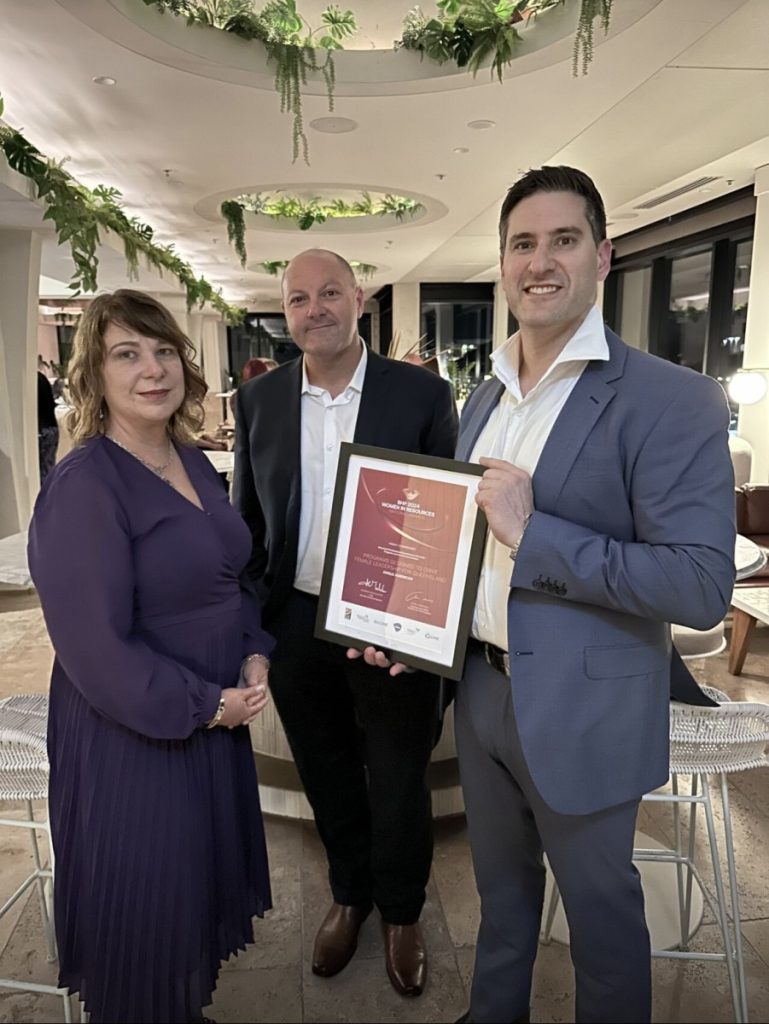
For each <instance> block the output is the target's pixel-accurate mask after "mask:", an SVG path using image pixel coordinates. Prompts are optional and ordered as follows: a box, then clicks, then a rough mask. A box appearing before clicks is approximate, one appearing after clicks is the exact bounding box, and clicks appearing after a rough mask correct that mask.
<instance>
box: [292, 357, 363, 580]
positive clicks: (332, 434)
mask: <svg viewBox="0 0 769 1024" xmlns="http://www.w3.org/2000/svg"><path fill="white" fill-rule="evenodd" d="M360 344H361V349H362V351H361V356H360V362H359V363H358V366H357V369H356V370H355V373H354V374H353V375H352V379H351V380H350V383H349V384H348V385H347V387H346V388H345V389H344V391H343V392H342V393H341V394H340V395H337V396H336V398H332V397H331V395H330V394H329V393H328V391H326V389H325V388H319V387H316V386H315V385H314V384H310V382H309V381H308V380H307V368H306V366H305V364H304V361H302V397H301V405H300V419H301V441H300V443H301V472H302V507H301V512H300V514H299V546H298V550H297V559H296V575H295V576H294V586H295V587H296V588H297V589H298V590H304V591H305V592H306V593H308V594H319V593H320V581H321V577H322V575H323V556H324V554H325V552H326V540H327V539H328V524H329V520H330V518H331V502H332V499H333V497H334V482H335V481H336V467H337V463H338V461H339V445H340V444H341V443H342V441H352V439H353V437H354V435H355V424H356V422H357V420H358V409H359V408H360V396H361V392H362V391H363V378H364V376H365V374H366V362H367V361H368V355H367V352H366V346H365V345H364V344H363V342H362V341H361V343H360Z"/></svg>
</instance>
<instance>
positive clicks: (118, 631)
mask: <svg viewBox="0 0 769 1024" xmlns="http://www.w3.org/2000/svg"><path fill="white" fill-rule="evenodd" d="M29 565H30V572H31V574H32V578H33V580H34V582H35V586H36V587H37V590H38V593H39V595H40V603H41V605H42V608H43V614H44V615H45V621H46V625H47V627H48V632H49V634H50V637H51V640H52V642H53V646H54V650H55V651H56V657H57V660H58V662H59V664H60V665H61V667H62V669H63V670H64V672H65V673H66V674H67V676H68V678H69V679H70V680H71V682H72V683H73V685H74V686H75V687H77V689H78V690H79V691H80V692H81V693H82V695H83V697H84V698H85V699H86V700H87V701H88V703H89V704H90V705H91V706H92V707H93V708H94V709H95V710H96V711H98V712H99V713H100V714H102V715H104V716H105V717H106V718H109V719H112V720H113V721H115V722H119V723H120V724H121V725H124V726H126V727H127V728H129V729H133V730H134V731H135V732H138V733H141V734H143V735H145V736H149V737H151V738H153V739H167V740H171V739H185V738H186V737H188V736H190V735H191V734H192V732H193V731H194V730H195V729H196V728H199V727H201V726H203V725H204V724H205V723H206V722H207V721H208V720H209V719H210V718H212V717H213V715H214V714H215V712H216V708H217V704H218V702H219V698H220V696H221V687H219V686H217V685H215V684H214V683H211V682H208V681H207V680H205V679H202V678H201V677H200V676H198V675H196V674H195V673H194V672H192V671H190V670H189V669H187V668H184V667H183V666H182V665H180V664H178V663H177V662H176V661H174V660H172V659H171V658H168V657H165V656H163V655H161V654H158V653H157V652H155V651H153V650H152V649H151V648H150V647H149V646H148V645H147V644H146V642H144V641H143V640H142V639H141V638H140V637H138V636H137V635H136V634H135V633H134V628H133V602H134V589H135V579H134V567H133V552H132V542H131V536H130V533H129V527H128V521H127V518H126V516H125V512H124V510H123V508H122V506H121V504H120V502H119V500H118V498H117V496H116V495H115V494H114V493H113V491H112V490H111V488H110V487H109V486H108V485H107V484H106V483H105V482H104V481H102V480H101V479H100V478H99V477H98V476H97V475H96V473H95V472H94V471H93V470H92V468H91V467H89V466H88V465H87V464H83V463H82V462H80V463H76V464H74V465H71V466H65V467H62V468H61V471H60V472H59V473H58V474H57V475H56V477H55V478H54V479H53V480H51V481H50V485H49V486H47V487H46V488H45V489H44V490H43V492H42V493H41V495H40V498H39V499H38V502H37V506H36V508H35V514H34V516H33V519H32V522H31V524H30V529H29Z"/></svg>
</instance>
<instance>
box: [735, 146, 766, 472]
mask: <svg viewBox="0 0 769 1024" xmlns="http://www.w3.org/2000/svg"><path fill="white" fill-rule="evenodd" d="M754 192H755V195H756V223H755V233H754V236H753V257H752V262H751V268H750V285H751V287H750V297H749V301H748V319H747V323H746V325H745V354H744V357H743V361H742V365H743V369H745V370H750V369H752V368H753V367H761V368H762V369H763V370H764V371H766V372H765V376H767V377H768V378H769V370H767V368H768V367H769V291H767V289H766V288H765V287H764V285H763V283H764V282H765V281H766V280H767V279H769V164H765V165H764V166H763V167H759V168H757V169H756V179H755V185H754ZM738 433H739V435H740V437H742V438H744V439H745V440H746V441H748V442H749V443H750V444H751V445H752V447H753V464H752V467H751V482H753V483H762V484H765V483H767V481H769V394H767V395H766V396H765V397H764V398H762V399H761V401H760V402H756V403H755V405H743V406H741V407H740V414H739V426H738Z"/></svg>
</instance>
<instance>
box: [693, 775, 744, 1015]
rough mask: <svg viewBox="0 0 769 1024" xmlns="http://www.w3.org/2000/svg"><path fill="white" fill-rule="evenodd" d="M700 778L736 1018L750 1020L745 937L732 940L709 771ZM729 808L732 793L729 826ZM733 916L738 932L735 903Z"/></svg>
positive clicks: (733, 889)
mask: <svg viewBox="0 0 769 1024" xmlns="http://www.w3.org/2000/svg"><path fill="white" fill-rule="evenodd" d="M722 777H723V776H722ZM700 779H701V781H702V795H703V797H704V800H703V805H704V808H705V821H706V824H707V832H708V843H709V845H710V859H711V861H712V863H713V879H714V881H715V886H716V909H717V911H718V923H719V925H720V928H721V936H722V938H723V943H724V953H725V954H726V969H727V971H728V973H729V985H730V988H731V992H732V1003H733V1004H734V1019H735V1020H736V1021H737V1022H738V1024H747V1019H748V1018H747V1014H746V1013H745V1014H743V1005H742V988H743V987H744V981H743V983H742V986H740V985H739V984H738V982H737V970H736V968H735V959H736V945H737V943H738V941H739V942H740V951H741V950H742V944H741V941H740V940H737V938H736V937H735V939H734V940H732V936H731V932H730V929H729V913H728V910H727V906H726V896H725V893H724V880H723V876H722V874H721V861H720V860H719V857H718V844H717V842H716V826H715V821H714V819H713V805H712V802H711V799H710V786H709V785H708V780H707V777H706V776H705V775H701V776H700ZM728 811H729V804H728V797H727V804H726V807H724V827H725V828H726V822H727V820H728V818H727V815H728ZM727 845H729V843H728V840H727ZM733 856H734V855H733V854H732V858H731V860H732V863H729V864H728V870H729V887H730V890H731V893H732V896H733V898H734V896H735V895H736V882H735V880H734V870H733V868H734V864H733ZM727 861H729V855H728V854H727ZM732 916H733V918H734V926H735V934H736V932H737V930H738V928H737V925H738V921H739V911H738V910H737V909H736V907H735V906H734V905H733V907H732ZM739 969H740V973H742V957H741V956H740V963H739Z"/></svg>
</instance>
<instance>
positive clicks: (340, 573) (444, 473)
mask: <svg viewBox="0 0 769 1024" xmlns="http://www.w3.org/2000/svg"><path fill="white" fill-rule="evenodd" d="M372 468H373V469H374V470H375V471H377V470H379V471H381V472H383V473H395V474H399V473H401V474H402V473H405V472H408V474H409V476H410V477H417V478H418V477H419V475H420V473H421V472H422V471H424V479H425V481H426V482H428V481H429V482H430V483H435V482H438V483H439V484H440V483H442V482H445V483H452V484H457V483H459V484H461V485H462V486H464V487H465V495H464V496H463V497H462V501H463V506H462V514H461V517H459V516H455V517H454V518H453V527H454V529H456V530H458V531H459V534H460V539H459V541H458V542H457V549H456V551H455V556H456V560H455V562H454V565H453V569H452V573H451V579H450V581H448V583H447V594H448V600H447V607H448V611H447V615H448V622H447V624H446V625H445V626H441V627H440V628H438V627H429V624H428V626H425V622H424V619H423V618H420V617H410V616H408V615H404V614H402V613H401V612H399V613H398V614H397V616H396V617H395V618H396V620H397V621H395V622H389V623H387V625H386V626H385V623H384V621H382V620H384V619H387V618H392V616H391V614H390V613H389V612H388V611H387V607H384V608H381V609H378V610H377V611H375V612H372V614H378V615H381V619H380V620H379V621H380V622H381V627H377V628H383V629H385V630H386V632H387V636H386V637H384V636H383V637H382V638H381V642H380V640H378V639H376V638H375V637H373V636H372V632H373V631H374V627H373V626H371V624H370V620H369V621H367V622H366V623H365V624H364V625H358V624H357V623H356V620H355V619H353V617H352V616H353V609H355V613H354V614H355V616H356V619H363V618H364V617H365V612H367V611H371V609H370V608H368V607H367V606H363V605H359V604H356V602H355V601H351V600H350V598H349V597H343V596H341V595H342V592H343V588H344V586H345V581H346V580H347V581H348V583H347V585H348V586H349V570H348V566H349V561H348V558H349V557H350V544H351V537H352V536H353V530H352V528H351V524H353V523H354V522H355V521H356V507H359V506H356V501H357V496H358V493H359V481H360V475H361V471H362V470H366V469H368V470H371V469H372ZM483 473H484V468H483V466H479V465H476V464H474V463H468V462H457V461H455V460H454V459H445V458H438V457H436V456H432V455H416V454H414V453H413V452H402V451H395V450H394V449H390V448H375V447H372V446H370V445H360V444H353V443H350V442H343V443H342V445H341V446H340V455H339V463H338V467H337V475H336V484H335V488H334V497H333V502H332V507H331V518H330V522H329V531H328V541H327V545H326V553H325V560H324V565H323V578H322V581H321V588H320V594H319V597H318V613H317V617H316V622H315V636H316V637H318V638H319V639H322V640H328V641H331V642H332V643H336V644H341V645H342V646H345V647H353V648H356V649H358V650H363V649H364V648H365V647H369V646H373V647H376V648H377V649H378V650H384V651H385V652H386V653H387V655H388V657H389V658H390V659H391V660H392V661H400V662H402V663H403V664H404V665H408V666H410V667H412V668H415V669H423V670H425V671H427V672H432V673H435V674H436V675H440V676H444V677H446V678H448V679H461V678H462V672H463V668H464V661H465V655H466V652H467V641H468V638H469V635H470V627H471V624H472V616H473V608H474V606H475V600H476V594H477V589H478V578H479V576H480V570H481V563H482V560H483V553H484V547H485V541H486V529H487V525H486V517H485V516H484V514H483V512H482V511H481V510H480V508H478V506H477V504H476V503H475V492H476V491H477V482H478V480H479V478H480V477H481V476H482V475H483ZM404 493H405V492H404ZM417 493H418V492H417ZM455 495H456V492H455ZM455 500H456V499H455ZM399 503H400V504H403V502H402V501H400V502H399ZM427 514H428V515H429V514H433V513H427ZM382 529H383V541H384V543H385V544H387V543H389V544H393V543H395V544H398V543H399V541H393V540H389V541H388V540H387V539H386V537H385V536H384V534H385V532H386V529H387V528H386V527H385V526H383V527H382ZM404 536H405V534H404ZM424 546H425V547H428V546H429V545H424ZM381 550H386V549H385V548H381ZM444 550H445V549H444ZM393 554H394V552H393ZM378 557H382V556H378ZM402 557H409V556H402ZM411 557H414V556H411ZM398 565H399V567H401V568H403V566H402V565H401V563H400V562H399V563H398ZM362 571H365V570H362ZM357 572H358V570H357V568H356V574H357ZM387 575H389V576H393V575H397V574H394V573H393V572H388V573H387ZM407 578H408V577H407ZM360 582H361V583H362V582H363V581H360ZM367 582H371V583H372V584H373V586H374V587H378V584H377V583H374V582H373V581H370V580H369V581H367ZM340 609H342V610H343V611H344V614H345V615H347V614H348V613H349V614H350V618H349V619H347V618H344V617H343V618H341V619H340V615H339V611H340ZM358 609H360V610H361V611H362V613H364V614H358ZM417 623H418V624H419V625H417ZM430 629H432V630H433V631H432V632H429V630H430ZM394 630H400V632H397V633H396V632H394ZM407 630H408V631H409V633H410V634H411V637H410V636H409V634H408V633H407ZM420 632H423V636H422V637H420V638H419V639H416V638H415V637H416V635H417V634H419V633H420ZM420 642H421V643H423V644H426V643H428V642H430V643H433V642H435V644H436V647H437V648H438V650H437V656H433V657H430V656H429V653H428V652H420V651H419V650H418V649H415V648H417V647H418V646H419V643H420ZM430 653H435V652H430Z"/></svg>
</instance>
